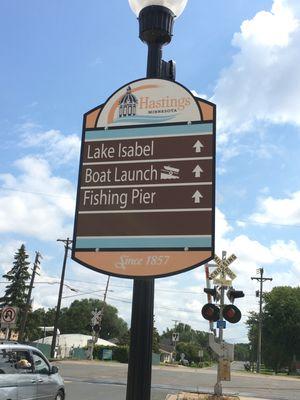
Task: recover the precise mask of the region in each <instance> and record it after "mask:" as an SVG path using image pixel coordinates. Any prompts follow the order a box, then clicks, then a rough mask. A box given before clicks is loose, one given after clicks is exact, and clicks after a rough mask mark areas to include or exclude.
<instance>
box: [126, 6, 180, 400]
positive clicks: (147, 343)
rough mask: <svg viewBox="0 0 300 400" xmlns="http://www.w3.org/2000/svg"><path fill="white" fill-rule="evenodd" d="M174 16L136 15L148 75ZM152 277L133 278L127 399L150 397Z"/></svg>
mask: <svg viewBox="0 0 300 400" xmlns="http://www.w3.org/2000/svg"><path fill="white" fill-rule="evenodd" d="M174 18H175V15H174V14H173V12H172V11H171V10H169V9H168V8H166V7H161V6H157V5H154V6H148V7H147V6H146V7H145V8H143V9H142V10H141V12H140V14H139V37H140V39H141V40H142V41H143V42H145V43H147V45H148V60H147V78H161V77H162V73H161V71H162V46H163V45H164V44H167V43H169V42H170V41H171V38H172V29H173V22H174ZM153 308H154V279H153V278H147V279H143V278H142V279H135V280H134V283H133V298H132V312H131V330H130V351H129V363H128V376H127V395H126V400H150V397H151V367H152V336H153Z"/></svg>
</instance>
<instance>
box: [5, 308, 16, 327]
mask: <svg viewBox="0 0 300 400" xmlns="http://www.w3.org/2000/svg"><path fill="white" fill-rule="evenodd" d="M17 312H18V308H17V307H11V306H5V307H3V309H2V313H1V328H7V327H10V328H13V327H14V326H15V324H16V322H17Z"/></svg>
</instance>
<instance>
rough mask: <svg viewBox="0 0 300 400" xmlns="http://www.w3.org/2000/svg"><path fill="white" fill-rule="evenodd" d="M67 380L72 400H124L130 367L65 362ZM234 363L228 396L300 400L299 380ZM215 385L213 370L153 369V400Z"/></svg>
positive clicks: (63, 369)
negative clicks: (251, 370) (252, 371)
mask: <svg viewBox="0 0 300 400" xmlns="http://www.w3.org/2000/svg"><path fill="white" fill-rule="evenodd" d="M57 365H58V366H59V368H60V373H61V375H62V376H63V378H64V379H65V384H66V391H67V399H69V400H82V399H85V400H125V398H126V380H127V365H125V364H118V363H110V362H105V363H104V362H96V361H92V362H90V361H76V362H75V361H74V362H71V361H64V362H60V363H58V364H57ZM239 369H241V364H238V363H237V364H235V363H233V368H232V379H231V381H230V382H223V388H224V389H223V391H224V393H227V394H240V395H242V396H249V397H258V398H263V399H270V400H271V399H272V400H299V399H300V379H298V378H289V377H276V376H269V375H255V374H249V373H245V372H241V371H239ZM215 382H216V370H215V369H214V368H205V369H192V368H186V367H165V366H154V367H153V371H152V397H151V400H164V399H165V397H166V395H167V394H168V393H177V392H179V391H197V390H198V391H200V392H212V391H213V386H214V384H215Z"/></svg>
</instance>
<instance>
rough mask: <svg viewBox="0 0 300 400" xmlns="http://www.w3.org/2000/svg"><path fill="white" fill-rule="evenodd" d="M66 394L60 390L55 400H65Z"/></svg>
mask: <svg viewBox="0 0 300 400" xmlns="http://www.w3.org/2000/svg"><path fill="white" fill-rule="evenodd" d="M64 398H65V394H64V392H63V391H62V390H59V391H58V392H57V395H56V396H55V400H64Z"/></svg>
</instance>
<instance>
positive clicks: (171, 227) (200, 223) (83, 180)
mask: <svg viewBox="0 0 300 400" xmlns="http://www.w3.org/2000/svg"><path fill="white" fill-rule="evenodd" d="M79 170H80V172H79V181H78V193H77V205H76V216H75V227H74V244H75V245H74V246H73V252H72V258H73V259H74V260H75V261H77V262H79V263H81V264H83V265H85V266H87V267H89V268H92V269H94V270H97V271H100V272H104V273H107V274H110V275H115V276H125V277H132V278H134V277H143V276H144V277H146V276H149V277H150V276H151V277H158V276H166V275H171V274H175V273H179V272H182V271H185V270H188V269H190V268H193V267H195V266H198V265H201V264H204V263H205V262H207V261H209V260H211V259H212V258H213V254H214V207H215V195H214V193H215V105H214V104H212V103H210V102H208V101H206V100H203V99H199V98H197V97H194V96H193V95H192V93H191V92H189V91H188V90H187V89H186V88H184V87H183V86H182V85H180V84H178V83H175V82H172V81H168V80H163V79H143V80H139V81H135V82H131V83H130V84H127V85H125V86H123V87H122V88H121V89H119V90H117V92H115V93H114V94H113V95H112V96H111V97H110V98H109V99H108V100H107V102H106V103H105V104H104V105H102V106H99V107H96V108H95V109H93V110H91V111H89V112H88V113H86V114H85V117H84V123H83V136H82V148H81V158H80V166H79Z"/></svg>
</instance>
